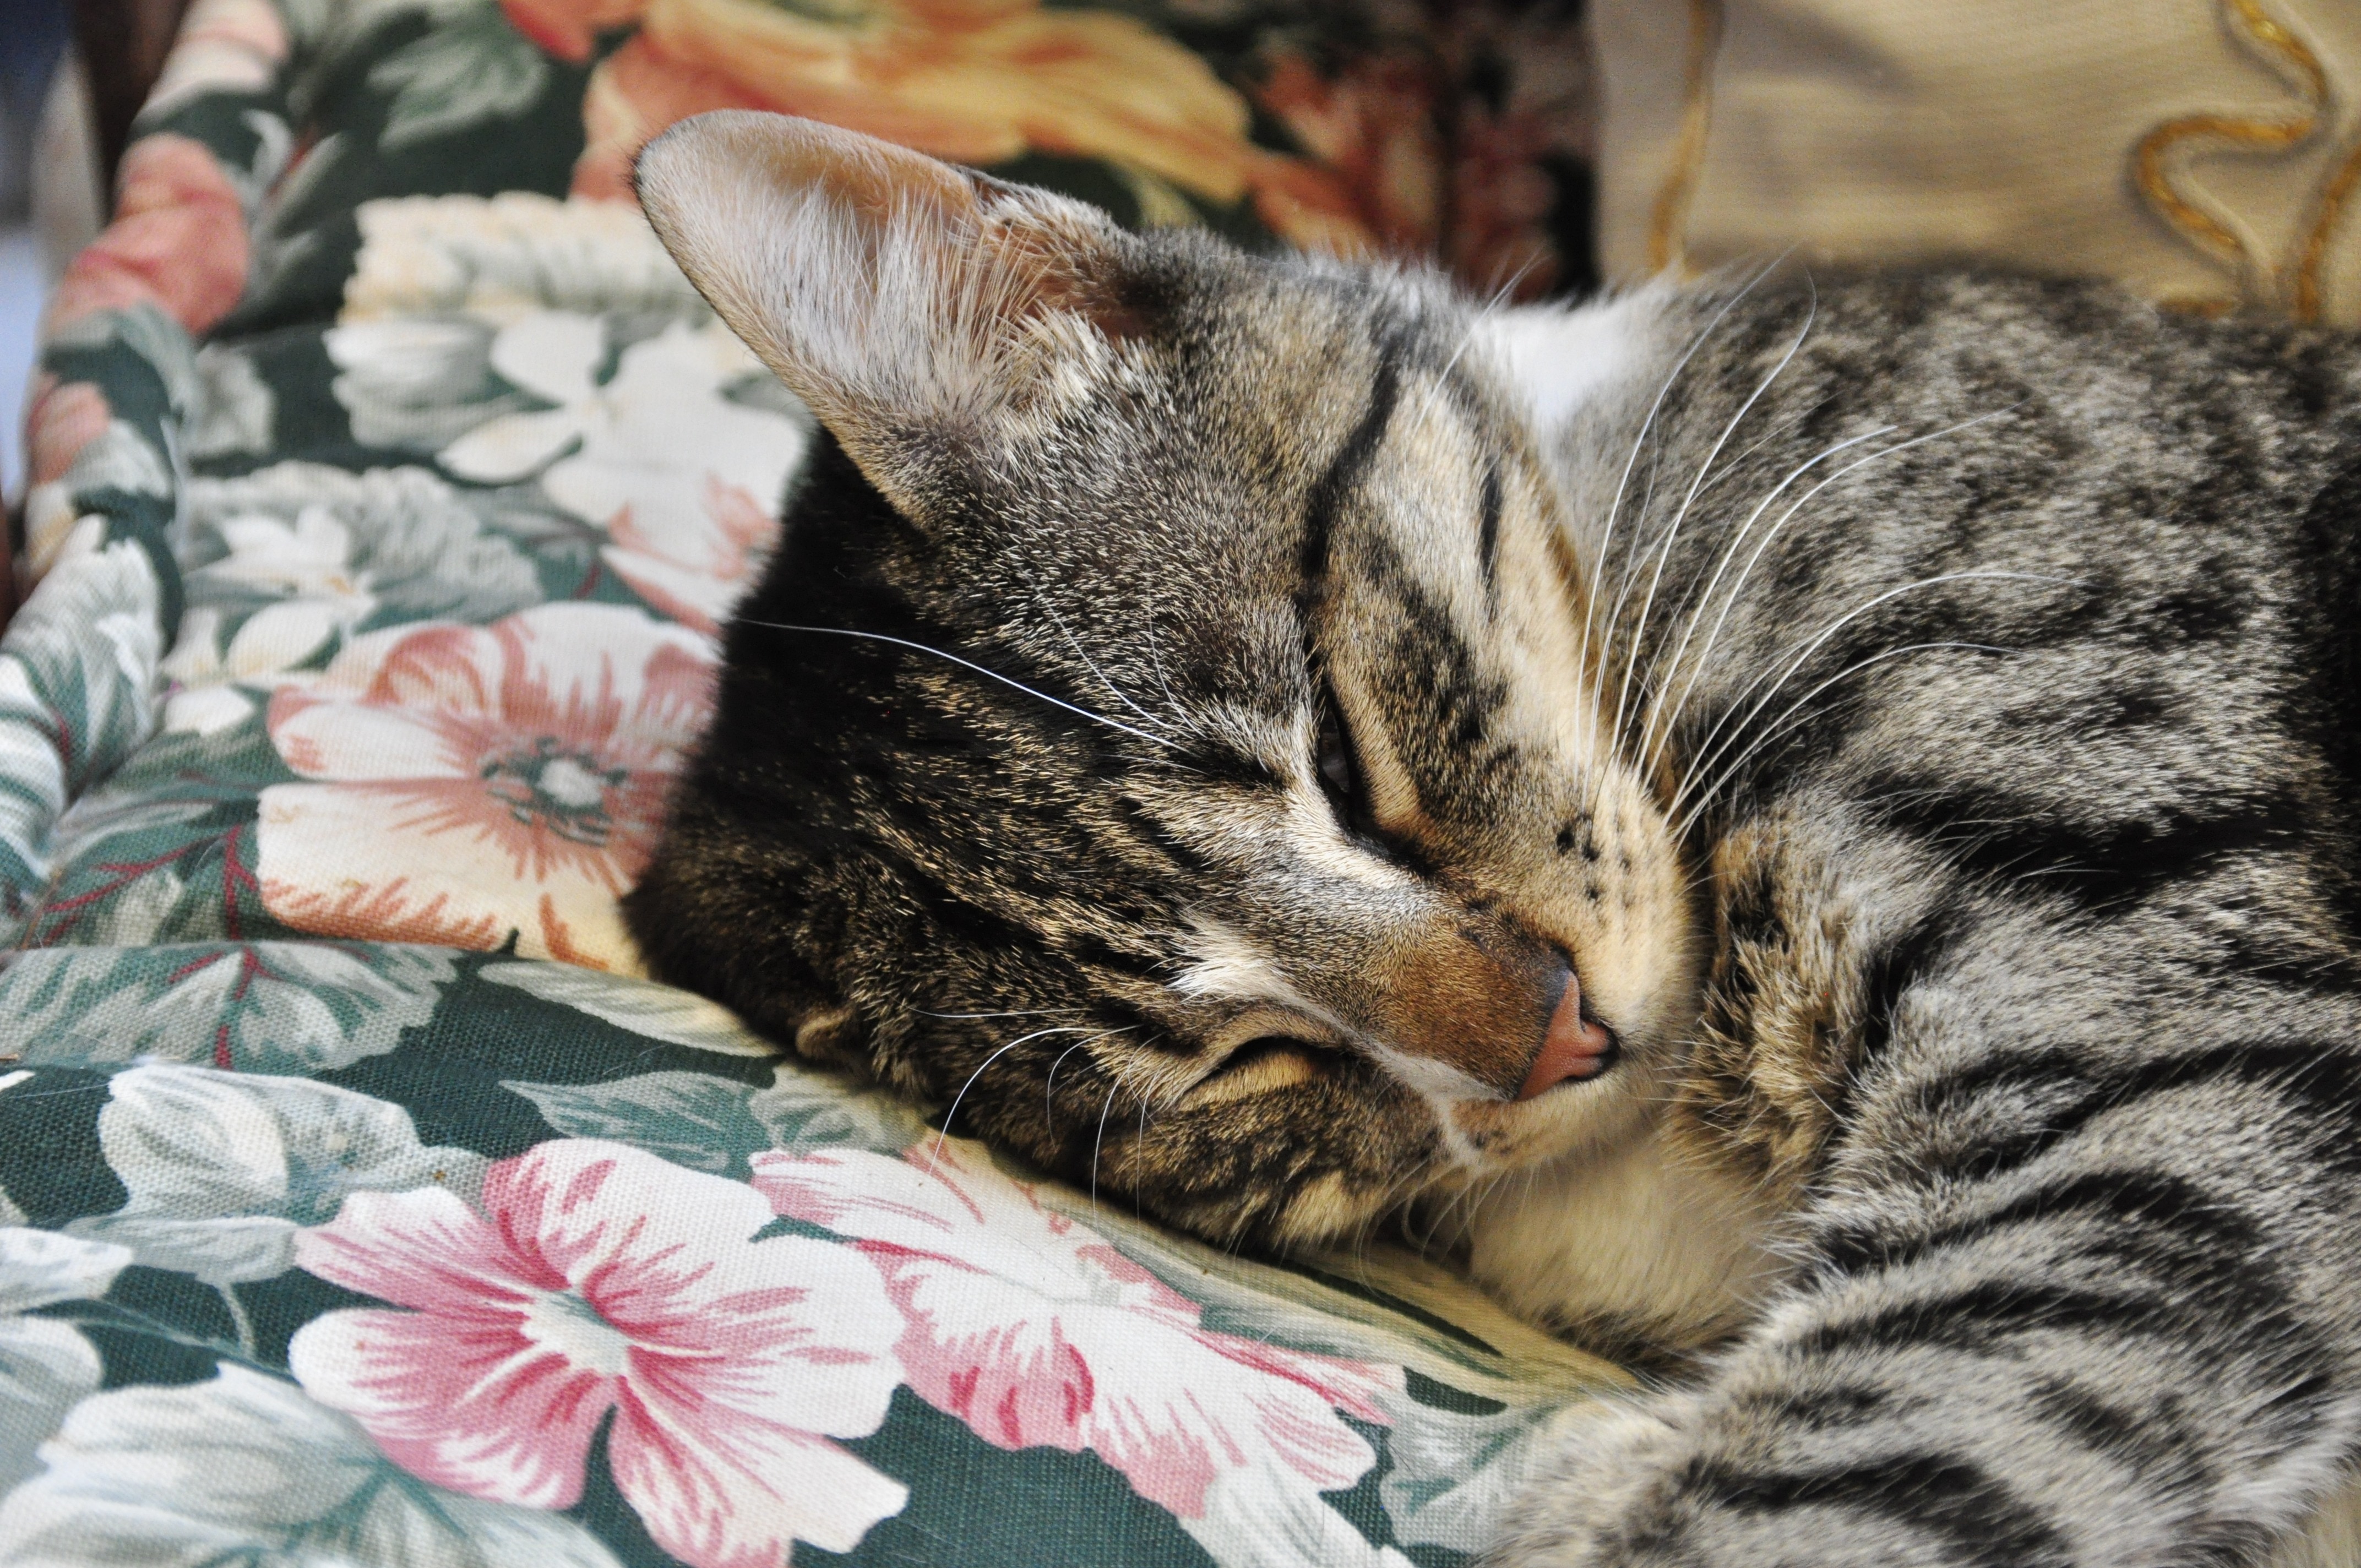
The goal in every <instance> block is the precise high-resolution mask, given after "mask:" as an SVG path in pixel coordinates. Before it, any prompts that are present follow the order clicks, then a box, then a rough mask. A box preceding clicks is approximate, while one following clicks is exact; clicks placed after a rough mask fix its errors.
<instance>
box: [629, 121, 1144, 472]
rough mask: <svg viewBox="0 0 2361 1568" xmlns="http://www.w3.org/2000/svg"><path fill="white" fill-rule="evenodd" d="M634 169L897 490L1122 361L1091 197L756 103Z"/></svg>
mask: <svg viewBox="0 0 2361 1568" xmlns="http://www.w3.org/2000/svg"><path fill="white" fill-rule="evenodd" d="M637 181H638V186H639V193H640V202H641V204H642V207H643V208H644V209H645V210H646V212H647V215H648V219H649V221H650V222H651V223H653V225H655V230H656V233H657V234H658V235H659V236H662V238H663V240H664V245H665V247H667V248H668V249H670V250H671V252H672V254H673V257H674V258H675V260H677V261H678V262H679V263H680V265H681V268H682V269H683V270H684V271H686V273H687V274H688V276H689V279H690V280H691V281H692V282H694V283H695V284H696V285H697V288H698V290H699V291H702V292H703V293H704V295H705V297H706V298H707V299H708V301H710V302H712V304H713V308H714V309H715V310H717V311H719V313H720V314H721V317H722V319H723V320H724V321H726V322H728V323H730V326H731V327H732V328H733V329H735V330H736V332H737V333H738V334H739V335H740V336H741V337H742V338H744V339H745V340H746V342H747V344H748V345H749V346H751V347H752V349H753V350H754V352H755V353H756V354H758V355H760V356H762V359H763V363H764V364H766V365H768V366H769V367H771V369H772V370H773V371H774V373H775V374H776V375H777V376H778V378H780V379H781V380H782V381H784V382H785V383H786V385H787V387H788V388H789V389H791V390H793V391H794V392H795V393H796V395H797V396H798V397H800V398H802V399H803V400H804V401H805V402H806V403H807V404H809V405H810V406H811V409H812V411H813V412H815V413H817V414H818V416H819V417H820V419H821V421H822V422H825V423H826V424H827V425H828V426H829V429H830V430H831V431H833V432H834V433H835V434H836V437H837V439H838V440H839V441H840V442H842V443H843V444H844V446H845V448H846V450H847V451H848V452H850V453H851V455H852V456H853V457H854V459H855V460H856V461H858V462H860V463H861V464H862V466H863V467H864V468H867V469H869V470H870V473H871V476H872V477H873V478H875V479H879V480H880V481H881V482H886V483H888V485H889V488H890V486H891V480H892V479H894V478H899V477H906V467H905V466H906V464H907V463H908V462H909V460H910V459H911V458H912V457H913V456H914V455H916V454H917V452H918V451H922V450H939V445H940V444H941V443H943V442H945V441H951V442H959V441H962V440H964V441H970V442H975V443H978V444H984V443H989V442H991V441H992V440H993V438H994V437H995V436H997V435H1001V434H1003V433H1005V426H1006V423H1007V422H1008V421H1009V420H1010V419H1011V418H1012V417H1014V418H1020V419H1021V418H1024V417H1027V416H1030V415H1035V414H1038V413H1041V412H1047V411H1052V410H1053V409H1054V406H1055V405H1057V404H1058V403H1060V401H1061V400H1064V399H1067V398H1071V397H1074V396H1076V395H1080V394H1083V393H1086V392H1087V391H1088V389H1090V388H1091V387H1092V386H1093V385H1094V384H1095V383H1096V382H1097V381H1098V380H1099V379H1100V378H1099V376H1097V375H1094V374H1093V373H1092V372H1093V371H1094V370H1096V371H1104V370H1105V369H1107V368H1108V367H1110V364H1111V363H1112V361H1114V360H1115V359H1116V358H1119V357H1120V355H1121V349H1120V344H1121V340H1122V339H1123V338H1124V337H1125V336H1126V319H1125V313H1124V311H1123V309H1122V306H1121V304H1120V298H1121V293H1122V291H1121V290H1120V288H1119V286H1118V278H1119V274H1120V265H1119V264H1120V260H1121V257H1122V253H1123V249H1124V246H1125V243H1126V240H1125V236H1124V234H1123V231H1122V230H1121V229H1119V228H1118V227H1116V225H1115V223H1114V222H1113V221H1112V220H1111V219H1109V218H1108V217H1107V216H1106V215H1105V214H1103V213H1101V212H1099V211H1097V210H1096V209H1095V208H1092V207H1088V206H1085V205H1083V204H1082V203H1079V202H1073V201H1069V200H1067V199H1065V198H1063V197H1060V196H1053V195H1051V194H1049V192H1042V191H1034V190H1029V189H1027V188H1025V187H1022V186H1015V185H1008V184H1004V183H1002V182H1001V181H996V180H991V179H987V178H986V177H984V176H983V175H980V174H975V173H972V172H970V171H969V170H963V169H957V168H954V167H952V166H951V165H950V164H947V163H942V162H939V161H937V160H936V159H931V158H927V157H923V156H921V155H920V154H917V153H915V152H911V151H909V150H908V149H906V148H899V147H895V146H894V145H893V144H891V143H889V142H884V141H879V140H877V139H876V138H875V137H865V136H860V135H857V134H855V133H853V132H851V131H843V130H839V129H836V128H835V127H833V126H823V125H820V124H818V123H817V122H814V121H811V120H801V119H795V118H792V117H790V116H788V115H765V114H756V113H752V112H749V111H745V110H721V111H718V112H716V113H713V114H708V115H697V117H695V118H694V119H689V120H684V121H682V122H681V123H680V124H679V125H677V126H674V127H672V128H671V129H670V130H668V131H666V132H664V135H662V136H660V137H657V138H656V139H655V140H654V141H653V142H651V143H650V144H649V145H648V147H647V149H646V150H645V151H643V152H642V154H641V155H640V160H639V167H638V173H637ZM881 469H882V470H884V472H881V471H880V470H881Z"/></svg>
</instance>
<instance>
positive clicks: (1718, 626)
mask: <svg viewBox="0 0 2361 1568" xmlns="http://www.w3.org/2000/svg"><path fill="white" fill-rule="evenodd" d="M1894 429H1895V427H1894V426H1893V425H1890V424H1882V425H1879V426H1878V427H1877V428H1876V429H1875V430H1872V431H1865V432H1863V433H1861V434H1859V435H1856V436H1854V437H1852V438H1851V439H1850V440H1849V441H1839V442H1838V443H1837V444H1835V445H1834V446H1830V447H1828V448H1825V449H1824V450H1822V451H1820V452H1819V453H1817V454H1816V455H1813V456H1812V457H1810V458H1807V459H1806V461H1804V462H1803V463H1801V464H1798V465H1797V466H1795V469H1794V470H1793V471H1791V472H1790V473H1789V474H1788V475H1787V477H1785V478H1784V479H1782V480H1780V481H1779V483H1778V484H1777V485H1776V486H1774V487H1773V488H1772V490H1771V493H1770V494H1768V495H1766V496H1764V497H1763V499H1762V500H1761V501H1760V502H1759V503H1757V504H1756V506H1755V508H1754V510H1752V512H1750V513H1748V514H1747V518H1746V521H1744V522H1743V523H1741V524H1740V525H1739V527H1738V530H1737V532H1734V533H1732V534H1731V535H1730V543H1729V544H1728V546H1727V547H1725V548H1724V549H1723V551H1722V553H1721V559H1720V560H1719V562H1717V563H1716V564H1715V565H1714V568H1713V576H1711V577H1710V578H1709V579H1708V580H1707V582H1706V586H1705V588H1704V590H1703V591H1702V592H1700V593H1699V594H1698V595H1697V610H1696V613H1694V614H1692V615H1691V616H1690V617H1689V624H1688V629H1687V630H1685V631H1683V632H1682V633H1681V646H1680V648H1679V649H1676V650H1675V652H1674V654H1673V668H1674V670H1675V673H1676V674H1677V673H1678V671H1679V668H1680V657H1681V654H1682V652H1685V651H1686V648H1687V646H1688V641H1689V637H1690V635H1691V634H1692V633H1694V632H1695V631H1696V630H1697V622H1698V621H1699V620H1702V619H1704V616H1705V612H1706V610H1707V609H1708V607H1710V606H1711V604H1712V602H1713V591H1714V589H1715V588H1716V587H1719V586H1720V583H1721V576H1722V574H1723V573H1724V572H1726V571H1728V570H1729V569H1730V562H1732V561H1733V560H1735V559H1737V557H1738V552H1739V548H1740V547H1741V545H1743V544H1744V543H1746V536H1747V535H1748V534H1750V533H1752V532H1753V531H1754V525H1755V523H1756V522H1758V521H1761V520H1762V517H1763V513H1764V512H1766V511H1768V510H1771V506H1772V503H1773V502H1774V501H1776V500H1777V499H1779V498H1780V497H1781V496H1782V495H1784V494H1785V493H1786V490H1787V487H1788V486H1790V485H1792V484H1794V483H1795V481H1796V480H1798V479H1800V478H1802V477H1804V476H1805V475H1806V474H1807V473H1809V472H1811V470H1812V469H1813V468H1815V467H1817V466H1818V465H1820V464H1821V463H1823V462H1825V461H1827V460H1828V458H1830V457H1833V456H1835V455H1837V454H1838V453H1839V452H1843V451H1846V450H1849V449H1850V448H1851V447H1855V446H1858V445H1860V444H1861V443H1862V442H1864V441H1874V440H1876V439H1877V438H1878V437H1879V436H1881V435H1887V434H1890V433H1893V431H1894ZM1749 564H1750V565H1751V564H1752V563H1749ZM1745 586H1746V580H1745V577H1744V576H1742V575H1741V577H1740V578H1739V580H1738V581H1737V582H1736V583H1735V584H1732V585H1731V587H1730V597H1729V598H1726V599H1724V600H1723V601H1722V606H1721V614H1720V616H1719V618H1718V619H1717V620H1715V621H1714V623H1713V630H1712V631H1711V632H1709V633H1708V634H1707V637H1706V641H1705V647H1704V649H1703V650H1702V651H1701V652H1698V654H1697V666H1696V668H1695V669H1694V670H1692V671H1691V672H1690V675H1689V681H1688V684H1687V685H1686V686H1684V687H1682V689H1681V697H1680V703H1678V704H1675V707H1674V709H1673V712H1672V714H1671V715H1670V716H1668V717H1667V718H1665V720H1664V731H1665V733H1666V734H1667V735H1669V734H1670V733H1671V732H1672V728H1673V721H1674V719H1675V718H1679V717H1680V707H1681V706H1683V705H1685V704H1686V703H1687V701H1688V696H1689V693H1691V692H1692V691H1695V690H1696V689H1697V679H1698V676H1699V674H1700V673H1701V672H1702V671H1703V670H1704V668H1705V663H1706V661H1707V659H1708V658H1709V657H1710V656H1711V655H1712V652H1713V647H1714V644H1715V642H1717V641H1719V639H1720V637H1721V630H1722V628H1723V627H1724V626H1726V625H1728V624H1729V622H1730V611H1731V610H1732V609H1735V608H1736V607H1737V604H1738V590H1739V589H1740V588H1742V587H1745Z"/></svg>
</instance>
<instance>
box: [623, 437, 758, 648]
mask: <svg viewBox="0 0 2361 1568" xmlns="http://www.w3.org/2000/svg"><path fill="white" fill-rule="evenodd" d="M667 521H668V524H669V525H668V526H664V527H657V528H649V527H644V526H642V524H641V522H640V521H639V518H638V515H637V514H636V513H635V512H634V511H633V510H631V508H630V507H625V508H624V509H623V510H620V511H619V512H617V513H616V514H615V517H614V521H612V522H610V523H609V524H608V525H607V537H608V539H609V541H611V543H609V544H607V545H606V546H605V547H604V548H603V549H601V550H600V551H599V552H598V554H599V556H600V558H601V559H603V560H604V561H605V562H606V563H607V565H609V566H611V567H613V568H614V569H615V575H616V576H619V577H620V578H622V579H623V581H625V582H627V583H629V584H631V587H632V589H633V591H634V592H636V593H637V594H638V595H639V596H640V597H641V598H643V599H645V600H647V601H648V602H649V603H650V604H652V605H653V606H655V607H656V609H660V610H662V611H663V612H664V614H666V615H668V616H671V617H672V618H673V619H674V620H677V621H679V622H681V624H683V625H685V626H691V627H694V628H696V629H697V630H699V631H707V632H712V633H714V634H716V635H719V631H720V623H721V621H722V620H725V619H726V618H727V617H728V616H729V614H730V606H731V605H733V604H735V603H736V602H737V600H738V598H739V596H740V595H741V594H742V593H744V592H745V590H746V586H747V584H748V583H749V582H751V581H752V577H753V574H754V569H755V567H756V566H757V565H759V564H760V563H761V561H762V559H763V556H765V555H767V554H770V551H771V547H772V546H773V545H774V544H776V543H778V538H779V520H778V519H777V518H775V517H774V516H773V515H771V513H769V512H767V511H765V510H763V508H761V507H760V506H758V505H756V504H755V501H754V498H753V497H752V496H751V495H748V494H747V493H746V491H745V490H743V489H742V488H740V487H738V486H736V485H732V484H730V483H729V482H727V481H726V480H723V479H721V478H720V477H718V476H716V475H712V474H708V475H706V476H705V484H704V505H703V506H702V508H700V509H699V510H698V511H697V513H696V514H695V515H694V516H693V517H686V518H674V519H670V520H667ZM684 524H686V526H684Z"/></svg>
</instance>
